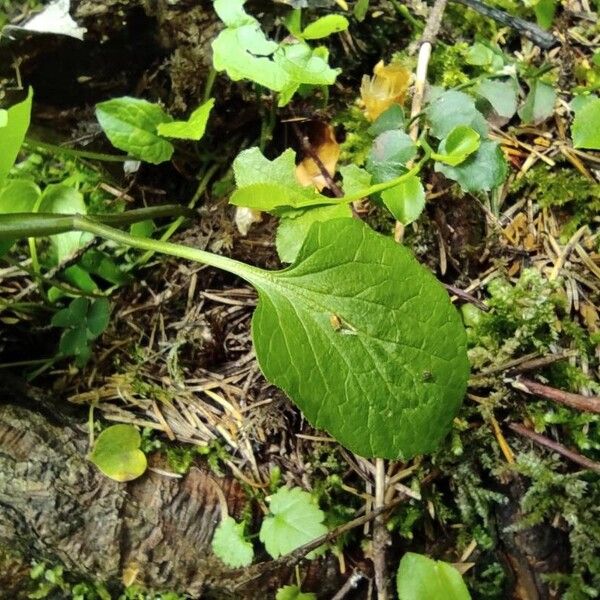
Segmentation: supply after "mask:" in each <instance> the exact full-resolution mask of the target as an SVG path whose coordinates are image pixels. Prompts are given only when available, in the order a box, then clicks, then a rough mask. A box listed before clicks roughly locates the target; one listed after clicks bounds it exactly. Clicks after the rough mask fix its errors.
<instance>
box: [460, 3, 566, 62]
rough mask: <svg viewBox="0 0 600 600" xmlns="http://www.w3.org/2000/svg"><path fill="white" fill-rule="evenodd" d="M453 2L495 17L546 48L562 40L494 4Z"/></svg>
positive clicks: (495, 19)
mask: <svg viewBox="0 0 600 600" xmlns="http://www.w3.org/2000/svg"><path fill="white" fill-rule="evenodd" d="M452 1H453V2H458V3H459V4H463V5H464V6H468V7H469V8H471V9H473V10H474V11H477V12H478V13H479V14H482V15H484V16H486V17H490V18H491V19H494V21H498V23H501V24H502V25H506V26H507V27H511V28H512V29H514V30H516V31H518V32H519V33H520V34H521V35H522V36H523V37H526V38H527V39H528V40H531V41H532V42H533V43H534V44H536V45H538V46H539V47H540V48H543V49H544V50H549V49H550V48H553V47H554V46H557V45H558V44H559V43H560V42H559V41H558V39H557V38H555V37H554V36H553V35H552V34H551V33H550V32H548V31H544V30H543V29H541V28H540V27H538V26H537V25H536V24H535V23H530V22H529V21H525V20H524V19H520V18H519V17H513V16H512V15H509V14H508V13H506V12H504V11H503V10H499V9H498V8H493V7H492V6H488V5H487V4H485V3H484V2H481V0H452Z"/></svg>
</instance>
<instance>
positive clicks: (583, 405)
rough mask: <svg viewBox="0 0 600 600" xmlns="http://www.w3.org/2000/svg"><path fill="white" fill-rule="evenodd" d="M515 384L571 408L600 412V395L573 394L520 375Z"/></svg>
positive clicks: (530, 392) (519, 387)
mask: <svg viewBox="0 0 600 600" xmlns="http://www.w3.org/2000/svg"><path fill="white" fill-rule="evenodd" d="M513 385H514V387H516V388H517V389H519V390H523V391H524V392H527V393H529V394H535V395H536V396H541V397H542V398H546V399H548V400H552V401H553V402H558V403H559V404H563V405H564V406H568V407H569V408H574V409H575V410H581V411H585V412H593V413H596V414H600V397H598V396H583V395H581V394H573V393H572V392H563V391H562V390H557V389H556V388H553V387H550V386H549V385H544V384H543V383H538V382H537V381H533V380H532V379H525V378H524V377H519V379H517V381H516V382H515V383H514V384H513Z"/></svg>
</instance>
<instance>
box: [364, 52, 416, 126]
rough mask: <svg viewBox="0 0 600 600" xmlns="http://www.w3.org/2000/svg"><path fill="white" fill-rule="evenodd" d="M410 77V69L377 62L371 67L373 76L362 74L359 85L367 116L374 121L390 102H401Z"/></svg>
mask: <svg viewBox="0 0 600 600" xmlns="http://www.w3.org/2000/svg"><path fill="white" fill-rule="evenodd" d="M411 78H412V74H411V73H410V71H408V70H407V69H405V68H404V67H403V66H402V65H398V64H391V65H385V64H384V63H383V61H380V62H378V63H377V64H376V65H375V68H374V69H373V77H369V76H368V75H364V76H363V79H362V83H361V86H360V96H361V98H362V101H363V103H364V105H365V113H366V115H367V118H368V119H370V120H371V121H374V120H375V119H376V118H377V117H378V116H379V115H380V114H381V113H383V112H385V111H386V110H387V109H388V108H389V107H390V106H392V104H402V103H403V102H404V98H405V96H406V92H407V90H408V86H409V85H410V82H411Z"/></svg>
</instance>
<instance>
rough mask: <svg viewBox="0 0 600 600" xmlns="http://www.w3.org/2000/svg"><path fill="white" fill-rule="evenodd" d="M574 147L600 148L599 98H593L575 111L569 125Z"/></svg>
mask: <svg viewBox="0 0 600 600" xmlns="http://www.w3.org/2000/svg"><path fill="white" fill-rule="evenodd" d="M571 134H572V135H573V145H574V146H575V148H589V149H590V150H600V98H593V99H592V100H589V101H588V102H586V103H585V104H584V105H583V106H581V108H578V109H577V110H576V111H575V118H574V119H573V125H572V127H571Z"/></svg>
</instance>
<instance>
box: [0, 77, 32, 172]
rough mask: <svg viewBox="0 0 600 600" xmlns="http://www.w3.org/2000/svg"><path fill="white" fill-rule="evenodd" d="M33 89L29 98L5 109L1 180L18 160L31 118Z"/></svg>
mask: <svg viewBox="0 0 600 600" xmlns="http://www.w3.org/2000/svg"><path fill="white" fill-rule="evenodd" d="M32 101H33V90H32V89H31V88H29V92H28V93H27V98H25V100H23V101H22V102H19V103H18V104H15V105H14V106H11V107H10V108H9V109H8V110H6V111H5V117H6V124H5V125H4V126H3V127H2V128H0V182H1V181H2V180H3V179H4V178H5V177H6V176H7V175H8V172H9V171H10V169H11V167H12V166H13V164H14V163H15V160H17V155H18V154H19V150H20V149H21V145H22V144H23V140H24V139H25V134H26V133H27V129H29V121H30V118H31V103H32Z"/></svg>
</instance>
